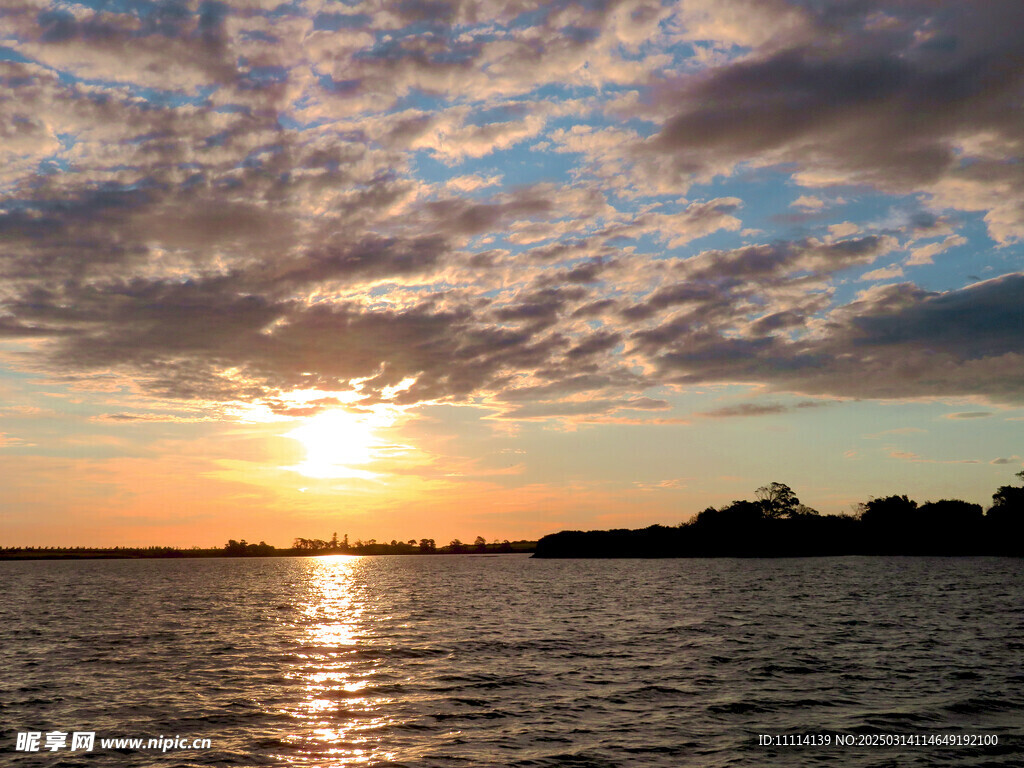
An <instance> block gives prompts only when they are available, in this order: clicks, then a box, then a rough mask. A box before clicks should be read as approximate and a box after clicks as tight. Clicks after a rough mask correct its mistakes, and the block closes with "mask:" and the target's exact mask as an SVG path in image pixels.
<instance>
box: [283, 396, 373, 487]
mask: <svg viewBox="0 0 1024 768" xmlns="http://www.w3.org/2000/svg"><path fill="white" fill-rule="evenodd" d="M390 420H393V419H390ZM390 420H389V417H388V415H387V414H381V413H376V412H374V411H366V412H360V413H356V412H351V411H345V410H341V409H334V410H330V411H323V412H322V413H318V414H317V415H316V416H311V417H309V418H308V419H306V420H305V422H304V423H303V424H302V425H301V426H299V427H296V428H295V429H293V430H292V431H291V432H288V433H286V434H285V437H290V438H291V439H293V440H298V441H299V442H300V443H302V447H303V448H305V449H306V458H305V459H304V460H303V461H302V462H300V463H299V464H297V465H295V466H293V467H289V469H292V470H294V471H296V472H300V473H301V474H303V475H305V476H306V477H315V478H362V479H368V480H371V479H373V478H375V477H377V476H378V474H377V473H375V472H371V471H370V470H368V469H366V468H365V467H367V466H368V465H370V464H372V463H373V462H374V461H375V460H376V459H377V458H378V455H379V453H380V452H381V451H382V450H384V449H385V448H386V447H387V446H386V444H385V443H384V442H383V441H381V440H380V438H379V437H378V436H377V430H378V429H380V428H382V427H385V426H389V424H390Z"/></svg>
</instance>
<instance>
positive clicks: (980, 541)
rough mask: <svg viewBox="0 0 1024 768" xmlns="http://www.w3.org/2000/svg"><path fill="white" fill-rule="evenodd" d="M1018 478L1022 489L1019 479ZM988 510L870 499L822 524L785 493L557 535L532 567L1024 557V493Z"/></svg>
mask: <svg viewBox="0 0 1024 768" xmlns="http://www.w3.org/2000/svg"><path fill="white" fill-rule="evenodd" d="M1017 477H1018V478H1019V479H1020V480H1021V481H1022V482H1024V471H1021V472H1018V473H1017ZM992 502H993V503H992V506H991V507H989V509H988V510H987V511H983V510H982V507H981V505H980V504H972V503H970V502H967V501H961V500H959V499H941V500H939V501H929V502H926V503H924V504H921V505H920V506H919V505H918V504H917V502H916V501H913V500H912V499H909V498H908V497H907V496H906V495H905V494H904V495H896V494H894V495H890V496H884V497H880V498H873V499H870V500H869V501H867V502H865V503H863V504H861V505H859V508H858V509H857V510H856V511H855V512H854V513H852V514H848V515H822V514H820V513H819V512H817V511H816V510H814V509H811V508H810V507H807V506H805V505H803V504H801V503H800V500H799V499H798V498H797V496H796V494H795V493H794V492H793V490H792V489H791V488H790V487H789V486H788V485H785V484H784V483H777V482H773V483H770V484H769V485H766V486H762V487H761V488H758V489H757V491H756V497H755V500H754V501H747V500H741V501H734V502H732V503H731V504H727V505H726V506H723V507H720V508H718V509H716V508H714V507H708V508H707V509H705V510H703V511H702V512H700V513H699V514H697V515H696V516H695V517H694V518H693V519H692V520H689V521H687V522H684V523H680V524H679V525H677V526H665V525H652V526H649V527H647V528H640V529H616V530H606V531H561V532H559V533H553V534H550V535H548V536H544V537H543V538H541V539H540V540H539V541H538V542H537V550H536V552H535V553H534V555H533V556H534V557H541V558H545V557H548V558H555V557H566V558H572V557H810V556H830V555H943V556H950V555H1003V556H1017V557H1019V556H1022V555H1024V487H1020V486H1014V485H1004V486H1002V487H1000V488H999V489H998V490H997V491H996V492H995V493H994V494H993V495H992Z"/></svg>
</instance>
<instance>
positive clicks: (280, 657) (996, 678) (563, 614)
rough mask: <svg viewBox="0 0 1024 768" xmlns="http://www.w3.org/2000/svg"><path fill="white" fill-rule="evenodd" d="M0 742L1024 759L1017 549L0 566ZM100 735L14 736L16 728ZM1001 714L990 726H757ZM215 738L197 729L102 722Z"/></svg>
mask: <svg viewBox="0 0 1024 768" xmlns="http://www.w3.org/2000/svg"><path fill="white" fill-rule="evenodd" d="M0 580H2V581H3V583H4V585H5V587H6V589H5V592H6V595H5V600H4V601H3V605H2V606H0V723H2V724H3V727H4V731H3V734H2V739H3V740H2V742H0V755H2V760H0V762H3V763H4V764H6V765H15V766H30V765H31V766H35V765H43V766H58V765H59V766H75V765H88V766H100V765H118V766H122V765H124V766H133V765H145V766H151V765H152V766H162V765H168V766H170V765H173V766H209V765H242V766H259V765H289V766H311V767H312V766H315V767H317V768H338V767H340V766H350V765H370V766H376V765H402V766H424V767H432V766H437V767H438V768H441V767H444V768H450V767H451V766H461V765H465V766H474V767H475V766H576V767H580V768H582V767H584V766H586V767H593V768H604V767H606V766H666V767H669V766H670V767H671V768H678V767H679V766H742V765H749V766H762V765H815V764H820V763H832V764H837V765H843V766H917V765H927V766H940V765H949V766H1002V765H1005V766H1010V765H1021V764H1024V738H1022V737H1024V693H1022V684H1024V664H1022V660H1024V653H1022V652H1024V641H1022V638H1024V613H1022V611H1021V605H1022V602H1021V597H1022V595H1024V562H1022V561H1020V560H1013V559H1001V558H960V559H957V558H857V557H848V558H820V559H792V560H732V559H707V560H590V561H587V560H583V561H581V560H572V561H564V560H562V561H560V560H531V559H529V558H527V557H523V556H515V555H512V556H501V557H470V556H436V557H377V558H343V557H337V558H335V557H331V558H308V559H301V558H295V559H292V558H276V559H251V560H249V559H234V560H220V559H217V560H154V561H140V560H119V561H74V562H7V563H0ZM51 730H62V731H76V730H79V731H95V732H96V733H97V743H96V747H95V749H94V750H93V751H92V752H82V751H78V752H70V751H68V750H66V749H65V750H63V751H60V752H58V753H51V752H42V753H26V752H16V751H14V750H15V745H16V741H15V732H17V731H40V732H44V733H45V732H47V731H51ZM839 732H841V733H847V734H855V735H859V734H869V733H895V734H907V735H914V734H917V735H924V736H927V735H929V734H947V733H952V734H990V735H992V734H994V735H998V736H999V737H1000V744H999V746H997V747H991V746H989V747H970V746H960V747H956V746H947V747H941V746H931V747H927V746H923V747H908V746H903V747H863V746H862V747H835V746H832V747H827V748H826V747H789V748H779V747H776V748H770V747H764V746H759V745H758V742H757V736H758V734H762V733H764V734H772V735H781V734H833V733H839ZM160 736H167V737H171V738H173V737H174V736H183V737H186V738H188V739H189V740H191V739H194V738H209V739H210V740H211V747H210V748H208V749H197V750H171V751H168V752H166V753H164V754H161V753H160V752H159V751H158V750H148V751H147V750H141V751H140V750H128V749H124V750H120V751H117V750H114V749H101V748H100V743H99V739H100V738H109V737H146V738H150V737H152V738H157V737H160Z"/></svg>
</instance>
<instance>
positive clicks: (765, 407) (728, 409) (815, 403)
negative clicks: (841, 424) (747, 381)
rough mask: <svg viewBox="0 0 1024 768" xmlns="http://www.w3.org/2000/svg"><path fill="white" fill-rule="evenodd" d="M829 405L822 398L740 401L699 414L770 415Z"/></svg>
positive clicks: (713, 415)
mask: <svg viewBox="0 0 1024 768" xmlns="http://www.w3.org/2000/svg"><path fill="white" fill-rule="evenodd" d="M824 405H828V403H827V402H822V401H820V400H803V401H801V402H798V403H793V404H792V405H788V404H783V403H740V404H739V405H730V406H725V407H722V408H714V409H712V410H710V411H702V412H701V413H700V414H699V415H700V416H705V417H707V418H712V419H726V418H732V417H735V416H768V415H773V414H778V413H786V412H788V411H792V410H799V409H805V408H820V407H822V406H824Z"/></svg>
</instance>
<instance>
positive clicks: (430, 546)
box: [420, 539, 437, 554]
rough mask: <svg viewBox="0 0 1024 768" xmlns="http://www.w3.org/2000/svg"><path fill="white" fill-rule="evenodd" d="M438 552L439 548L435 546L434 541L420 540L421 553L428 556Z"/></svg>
mask: <svg viewBox="0 0 1024 768" xmlns="http://www.w3.org/2000/svg"><path fill="white" fill-rule="evenodd" d="M436 551H437V547H436V546H435V545H434V540H433V539H420V552H423V553H424V554H427V553H431V552H436Z"/></svg>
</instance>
